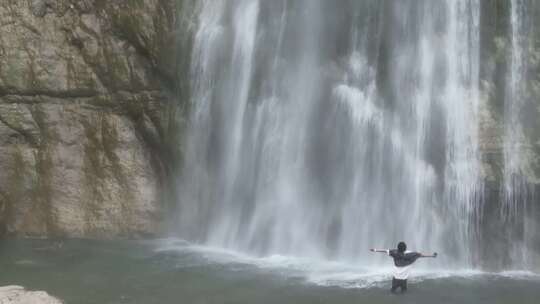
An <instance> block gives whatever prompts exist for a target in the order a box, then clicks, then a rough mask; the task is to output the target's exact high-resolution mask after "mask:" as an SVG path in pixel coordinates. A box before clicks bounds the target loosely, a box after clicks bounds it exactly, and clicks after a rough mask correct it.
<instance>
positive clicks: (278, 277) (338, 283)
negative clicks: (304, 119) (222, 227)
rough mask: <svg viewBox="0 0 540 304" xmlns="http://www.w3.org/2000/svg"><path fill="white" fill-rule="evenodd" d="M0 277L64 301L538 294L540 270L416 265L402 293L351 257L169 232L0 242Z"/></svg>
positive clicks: (464, 299) (447, 298)
mask: <svg viewBox="0 0 540 304" xmlns="http://www.w3.org/2000/svg"><path fill="white" fill-rule="evenodd" d="M0 270H1V271H0V285H8V284H17V285H23V286H26V287H28V288H30V289H39V290H46V291H48V292H49V293H51V294H53V295H55V296H58V297H60V298H62V299H63V300H65V301H66V303H68V304H69V303H81V304H90V303H100V304H113V303H141V304H143V303H144V304H150V303H160V304H166V303H195V304H198V303H201V304H203V303H204V304H211V303H280V304H285V303H296V304H298V303H335V304H340V303H343V304H345V303H489V304H493V303H525V304H526V303H531V304H532V303H538V298H539V296H540V277H538V276H537V275H534V274H531V273H526V272H506V273H499V274H493V273H491V274H490V273H481V272H474V271H457V272H456V271H454V272H449V271H435V270H429V269H424V270H421V269H417V270H416V271H415V272H413V278H412V279H411V282H410V283H409V289H410V290H409V292H408V293H407V294H406V295H403V296H401V295H392V294H390V293H389V292H388V288H389V278H390V277H389V273H388V272H387V270H386V269H381V270H379V271H377V270H374V269H365V268H362V267H358V266H355V265H344V264H339V263H332V262H321V261H311V260H305V259H299V258H291V257H283V256H269V257H265V258H252V257H248V256H243V255H239V254H235V253H231V252H226V251H222V250H217V249H211V248H205V247H197V246H192V245H190V244H187V243H185V242H182V241H177V240H157V241H87V240H71V241H62V242H58V241H49V240H3V241H0Z"/></svg>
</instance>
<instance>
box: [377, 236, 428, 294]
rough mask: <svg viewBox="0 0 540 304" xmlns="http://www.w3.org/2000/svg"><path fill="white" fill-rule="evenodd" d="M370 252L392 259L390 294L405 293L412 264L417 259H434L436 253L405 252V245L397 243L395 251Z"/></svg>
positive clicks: (378, 250)
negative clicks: (399, 289) (382, 254)
mask: <svg viewBox="0 0 540 304" xmlns="http://www.w3.org/2000/svg"><path fill="white" fill-rule="evenodd" d="M370 251H372V252H384V253H386V254H388V255H389V256H391V257H392V258H393V259H394V277H393V278H392V289H391V291H392V293H395V292H396V290H397V289H398V288H401V293H404V292H406V291H407V279H408V278H409V272H410V271H411V267H412V264H413V263H414V262H416V260H417V259H418V258H436V257H437V253H436V252H435V253H433V254H430V255H426V254H422V253H420V252H412V251H407V244H405V242H399V244H398V246H397V249H370Z"/></svg>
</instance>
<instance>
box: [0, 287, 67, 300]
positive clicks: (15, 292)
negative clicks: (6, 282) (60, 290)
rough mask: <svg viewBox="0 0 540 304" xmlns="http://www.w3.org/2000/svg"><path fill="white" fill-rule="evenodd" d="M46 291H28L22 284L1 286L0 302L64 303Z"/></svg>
mask: <svg viewBox="0 0 540 304" xmlns="http://www.w3.org/2000/svg"><path fill="white" fill-rule="evenodd" d="M62 303H63V302H62V301H60V300H58V299H56V298H54V297H52V296H50V295H49V294H47V293H46V292H44V291H28V290H26V289H24V288H23V287H21V286H4V287H0V304H62Z"/></svg>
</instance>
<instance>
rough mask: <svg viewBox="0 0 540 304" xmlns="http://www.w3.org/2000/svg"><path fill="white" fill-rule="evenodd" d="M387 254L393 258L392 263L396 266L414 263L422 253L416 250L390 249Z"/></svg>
mask: <svg viewBox="0 0 540 304" xmlns="http://www.w3.org/2000/svg"><path fill="white" fill-rule="evenodd" d="M388 255H389V256H391V257H392V258H394V265H396V267H405V266H409V265H411V264H412V263H414V262H415V261H416V260H417V259H418V258H419V257H421V256H422V255H421V254H420V253H418V252H405V253H403V252H399V251H397V250H396V249H392V250H390V252H389V253H388Z"/></svg>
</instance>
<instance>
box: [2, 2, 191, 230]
mask: <svg viewBox="0 0 540 304" xmlns="http://www.w3.org/2000/svg"><path fill="white" fill-rule="evenodd" d="M185 2H187V1H185ZM180 6H181V5H179V4H177V2H176V1H174V0H170V1H160V0H136V1H105V0H72V1H69V0H64V1H57V0H55V1H50V0H23V1H20V0H6V1H1V2H0V229H2V230H3V233H8V234H16V235H25V236H26V235H31V236H70V237H118V236H120V237H122V236H125V237H136V236H147V235H154V234H156V233H158V232H159V228H160V227H159V223H160V219H161V218H162V216H163V210H164V206H163V201H164V199H165V197H164V196H165V194H166V193H167V189H166V182H165V180H167V178H166V176H167V174H168V171H169V169H170V168H171V167H172V166H173V164H172V163H173V161H172V159H171V157H170V156H169V155H171V154H173V153H172V152H171V151H170V148H169V147H170V144H171V142H174V140H171V138H169V136H172V135H170V134H171V132H168V130H170V129H172V128H176V127H177V126H176V124H177V123H178V119H177V118H176V117H178V115H177V114H178V112H179V111H180V109H181V105H180V106H179V105H178V102H177V101H176V99H175V98H169V97H168V94H167V92H168V91H170V92H172V91H173V90H174V89H175V86H174V84H175V82H176V78H177V71H179V70H181V65H182V62H179V61H178V60H177V58H180V57H179V56H178V52H179V51H180V50H181V49H182V46H179V43H177V41H178V37H180V38H181V37H182V33H179V32H178V28H180V27H181V26H184V28H187V25H186V24H187V23H188V21H186V20H187V19H186V20H181V19H182V17H180V18H178V16H182V13H181V12H180V13H179V11H180V9H182V8H181V7H180ZM186 18H187V16H186ZM182 22H183V23H184V24H181V23H182ZM186 31H187V30H186ZM180 40H181V39H180ZM186 41H187V39H186V40H185V41H180V42H186ZM186 43H187V42H186ZM186 49H188V48H187V47H186ZM184 55H185V54H184ZM183 57H188V58H189V56H183ZM179 66H180V68H179ZM172 93H174V92H172ZM174 134H176V133H174Z"/></svg>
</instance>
